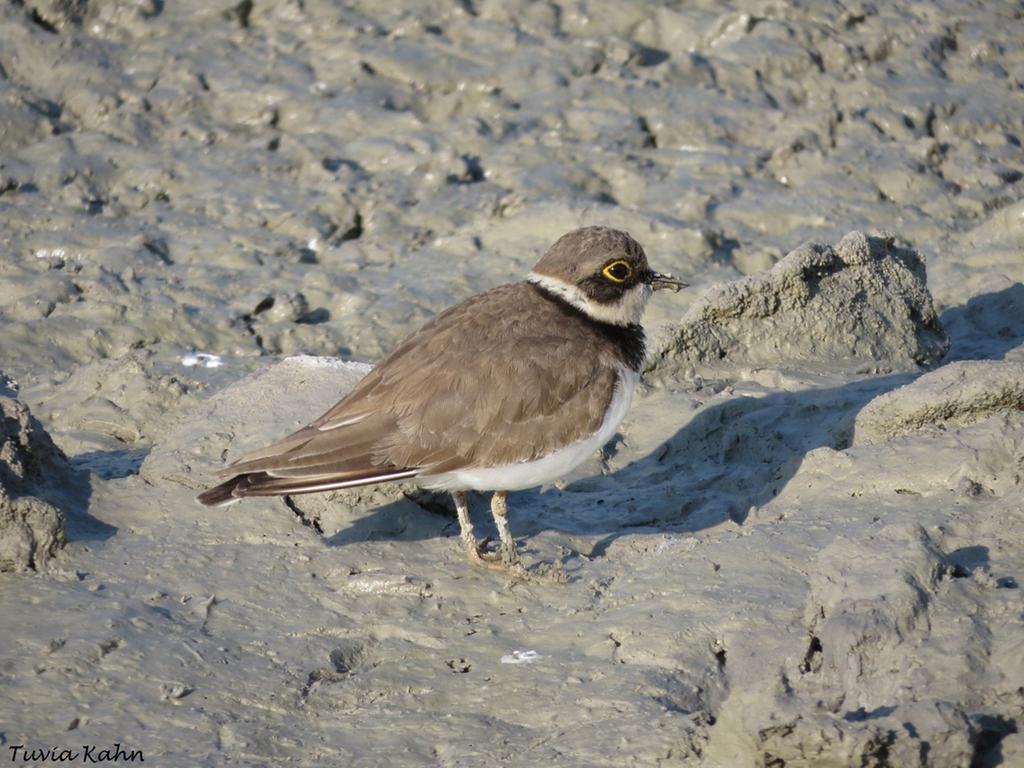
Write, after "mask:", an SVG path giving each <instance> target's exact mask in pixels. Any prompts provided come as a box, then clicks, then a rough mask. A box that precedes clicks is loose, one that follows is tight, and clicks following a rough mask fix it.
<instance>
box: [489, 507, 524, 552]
mask: <svg viewBox="0 0 1024 768" xmlns="http://www.w3.org/2000/svg"><path fill="white" fill-rule="evenodd" d="M507 497H508V491H495V492H494V495H493V496H491V514H492V515H494V524H495V525H496V526H497V527H498V535H499V536H500V537H501V549H500V552H501V562H502V563H504V564H505V565H506V566H512V565H518V563H519V552H518V550H516V540H515V539H513V538H512V530H511V529H510V528H509V527H508V501H507Z"/></svg>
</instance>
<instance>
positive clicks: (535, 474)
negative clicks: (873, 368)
mask: <svg viewBox="0 0 1024 768" xmlns="http://www.w3.org/2000/svg"><path fill="white" fill-rule="evenodd" d="M639 378H640V374H639V373H637V372H636V371H632V370H630V369H629V368H623V369H622V370H621V372H620V373H619V383H618V384H617V385H616V387H615V394H614V395H612V401H611V403H609V405H608V410H607V411H606V412H605V414H604V420H603V421H602V422H601V428H600V429H598V430H597V433H596V434H594V435H593V436H592V437H587V438H584V439H583V440H577V441H576V442H575V443H572V444H571V445H567V446H566V447H565V448H560V449H559V450H557V451H555V452H554V453H549V454H548V455H547V456H545V457H543V458H541V459H536V460H534V461H524V462H520V463H519V464H506V465H505V466H503V467H482V468H480V469H459V470H456V471H454V472H445V473H444V474H440V475H429V476H421V477H417V478H416V480H415V482H416V483H417V485H420V486H422V487H423V488H429V489H431V490H436V491H463V490H472V491H495V490H499V491H519V490H522V489H523V488H534V487H536V486H538V485H544V484H545V483H550V482H552V481H553V480H557V479H558V478H560V477H563V476H564V475H566V474H568V473H569V472H571V471H572V470H573V469H575V468H576V467H578V466H579V465H580V464H582V463H583V462H584V461H586V460H587V458H588V457H590V456H591V455H593V453H594V451H596V450H597V449H598V448H601V447H603V446H604V445H605V443H607V442H608V441H609V440H611V439H612V436H613V435H614V434H615V432H616V430H617V429H618V428H619V425H620V424H621V423H622V420H623V419H624V418H625V417H626V412H627V411H628V410H629V404H630V403H631V402H632V400H633V389H634V388H635V387H636V382H637V380H638V379H639Z"/></svg>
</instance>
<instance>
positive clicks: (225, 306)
mask: <svg viewBox="0 0 1024 768" xmlns="http://www.w3.org/2000/svg"><path fill="white" fill-rule="evenodd" d="M1022 28H1024V5H1022V3H1020V2H984V3H967V2H947V1H944V0H939V1H938V2H928V3H893V2H871V3H868V2H864V3H858V2H852V3H839V2H770V1H764V2H756V1H754V0H737V1H736V2H731V3H719V2H700V1H697V2H687V3H665V4H661V3H651V2H629V1H628V0H627V1H626V2H619V1H615V2H612V1H611V0H607V1H605V2H601V1H600V0H594V1H590V2H588V1H584V0H581V1H578V2H562V3H548V2H538V3H526V2H522V3H517V2H491V1H490V0H465V1H464V2H458V3H447V2H445V3H412V2H393V3H388V4H383V3H371V2H363V3H358V2H351V3H330V2H319V1H317V0H303V1H302V2H298V1H297V0H292V1H291V2H288V1H283V2H270V1H269V0H243V1H242V2H238V3H233V2H231V1H228V2H221V3H218V2H213V3H210V2H191V1H190V0H182V1H181V2H162V1H161V0H70V1H67V0H12V1H10V2H3V3H2V4H0V370H2V371H3V373H4V374H5V377H4V378H2V379H0V384H2V385H0V416H2V429H0V567H2V568H3V570H4V571H5V572H4V573H3V574H0V616H2V621H0V747H2V748H3V749H4V750H5V752H6V751H7V750H8V749H9V747H10V746H12V745H19V744H21V745H26V746H27V747H30V748H31V747H37V748H43V747H53V746H57V747H62V746H68V747H72V748H76V749H80V748H81V746H82V745H83V744H96V745H101V746H110V745H112V744H113V743H115V742H119V743H120V744H122V745H125V746H127V747H130V748H134V749H141V750H143V752H144V755H145V758H146V760H147V762H151V763H152V764H155V765H160V766H195V765H223V764H232V765H281V764H289V765H325V764H330V765H348V766H391V765H410V766H420V765H423V766H428V765H429V766H438V765H440V766H490V765H495V764H499V765H516V766H532V765H539V764H544V765H580V766H583V765H586V766H602V765H607V766H623V765H638V766H653V765H682V766H691V765H693V766H709V767H711V766H724V767H727V768H731V767H732V766H773V768H781V766H804V765H807V766H847V765H878V766H882V765H898V766H965V767H970V768H975V767H982V768H984V767H987V766H997V765H1005V766H1016V765H1024V687H1022V683H1024V600H1022V597H1021V595H1022V593H1021V589H1020V584H1021V581H1022V580H1024V532H1022V531H1024V411H1022V405H1024V392H1022V389H1021V383H1020V382H1021V380H1022V366H1024V285H1022V280H1024V246H1022V244H1024V149H1022V145H1021V142H1022V141H1024V35H1022V34H1021V30H1022ZM597 223H600V224H607V225H611V226H616V227H620V228H623V229H626V230H628V231H629V232H630V233H631V234H632V235H633V236H635V237H636V238H637V239H638V240H639V241H640V242H641V243H642V244H643V245H644V246H645V248H646V249H647V252H648V255H649V257H650V260H651V262H652V263H653V264H654V265H655V267H656V268H658V269H660V270H664V271H671V272H674V273H676V274H678V275H680V276H681V277H683V278H684V279H686V280H687V281H688V282H690V283H692V285H693V287H692V288H691V289H689V290H688V291H686V292H684V293H682V294H679V295H676V296H672V295H669V296H665V295H663V294H659V295H657V296H656V297H655V298H654V300H653V301H652V304H651V307H650V309H649V312H648V320H647V325H648V330H649V336H650V339H651V344H650V347H651V357H650V360H649V362H648V368H649V371H648V381H649V384H648V385H647V387H646V388H645V389H644V391H643V392H642V393H641V394H640V395H639V397H638V398H637V400H636V402H635V403H634V406H633V410H632V412H631V414H630V416H629V417H628V418H627V420H626V422H625V424H624V425H623V429H622V434H621V435H620V437H619V439H617V440H616V441H615V443H614V444H613V445H612V446H610V447H609V448H608V449H606V450H605V451H604V452H603V453H602V455H601V456H595V457H594V459H593V461H591V462H589V463H588V464H587V465H585V466H584V467H582V468H580V470H578V471H577V472H576V473H575V474H574V475H573V477H570V478H567V479H566V481H565V482H564V483H560V484H559V486H558V487H555V488H547V489H540V490H534V491H527V492H522V493H517V494H513V495H512V497H511V509H512V526H513V531H514V532H515V533H516V534H517V536H518V537H519V540H520V544H521V547H522V548H523V550H524V551H525V553H526V557H527V558H528V560H529V561H530V562H531V563H540V564H545V563H547V564H557V565H560V566H561V567H562V568H563V569H564V571H565V573H566V575H567V577H568V583H566V584H564V585H559V584H554V583H544V582H528V583H509V582H507V581H506V580H505V579H503V578H502V577H501V576H499V575H496V574H493V573H490V572H479V571H476V570H474V569H472V568H471V567H470V566H469V565H468V563H467V562H466V560H465V558H464V556H463V555H462V553H461V551H460V550H459V548H458V545H457V543H456V542H457V537H456V533H457V528H458V526H457V524H456V522H455V520H454V517H453V515H452V513H451V512H450V510H449V509H448V508H447V506H446V505H445V504H444V503H443V501H441V500H438V499H436V498H433V497H429V496H423V495H415V494H409V495H407V494H406V493H404V492H403V489H401V488H370V489H363V490H361V491H359V492H357V493H348V494H339V495H337V496H335V497H333V498H332V497H326V496H305V497H296V498H295V499H292V500H288V501H285V500H281V499H271V500H257V501H251V502H246V503H244V504H241V505H237V506H232V507H230V508H228V509H221V510H213V511H211V510H207V509H204V508H201V507H199V506H198V505H197V504H195V503H194V502H193V500H192V499H193V496H194V492H195V489H197V488H199V487H201V486H203V485H205V484H206V483H207V482H208V481H209V478H210V475H211V473H212V472H213V471H214V470H215V469H216V468H217V467H219V466H220V465H221V464H222V463H223V462H224V461H225V460H228V459H230V458H232V457H233V456H236V455H238V454H239V453H241V452H243V451H244V450H246V449H248V448H251V447H253V446H254V445H256V444H258V443H260V442H262V441H263V440H265V439H267V438H270V437H273V436H277V435H280V434H282V433H284V432H286V431H288V430H290V429H292V428H294V427H296V426H298V425H300V424H302V423H304V422H305V421H308V420H309V419H311V418H313V417H315V416H316V415H318V414H319V412H320V410H321V409H322V407H323V406H324V405H326V404H329V403H330V402H332V401H333V400H334V399H335V398H336V397H337V396H339V395H341V394H342V393H343V392H344V391H346V389H347V388H348V387H350V386H352V384H353V382H354V381H355V380H357V378H358V376H359V375H361V374H362V373H363V372H365V370H366V368H365V366H364V365H362V363H371V364H372V363H373V361H374V360H376V359H378V358H379V357H380V356H381V355H382V354H383V353H384V352H385V351H386V350H388V349H389V348H390V347H391V346H392V345H393V344H394V343H395V342H396V341H398V340H399V339H400V338H402V337H403V336H405V335H406V334H407V333H409V332H410V331H411V330H413V329H414V328H416V327H417V326H418V325H420V324H421V323H422V322H424V321H425V320H426V319H427V318H429V317H430V316H431V315H432V314H434V313H435V312H437V311H439V310H440V309H442V308H444V307H445V306H447V305H449V304H451V303H453V302H455V301H458V300H460V299H463V298H465V297H467V296H469V295H471V294H472V293H475V292H477V291H480V290H483V289H486V288H488V287H491V286H493V285H496V284H498V283H501V282H505V281H508V280H513V279H519V278H520V277H521V276H522V275H523V274H524V273H525V272H526V271H527V270H528V269H529V268H530V266H531V265H532V264H533V263H534V261H535V260H536V259H537V258H538V257H539V255H540V254H541V253H542V252H543V250H544V249H545V248H546V247H547V246H548V245H550V243H551V242H553V240H554V239H555V238H556V237H557V236H559V235H560V234H562V233H563V232H565V231H567V230H569V229H571V228H573V227H576V226H579V225H581V224H597ZM848 233H849V234H848ZM805 243H811V244H810V245H804V244H805ZM787 254H789V255H788V256H787ZM293 355H305V357H299V358H297V359H292V360H290V361H286V362H280V361H281V360H282V359H283V358H285V357H288V356H293ZM339 358H340V361H339ZM343 361H344V362H343ZM348 361H356V362H352V363H350V362H348ZM282 394H284V395H290V396H292V397H291V398H290V399H287V400H283V401H282V400H281V399H280V398H281V395H282ZM475 503H476V505H477V508H478V510H479V511H480V512H481V513H483V512H484V503H483V500H482V499H476V500H475ZM479 518H480V519H479V522H480V526H481V528H482V529H484V530H489V528H488V523H487V521H486V514H481V515H480V516H479ZM492 533H493V532H492ZM65 538H66V540H67V544H66V546H63V548H62V546H61V545H62V544H63V542H64V540H65Z"/></svg>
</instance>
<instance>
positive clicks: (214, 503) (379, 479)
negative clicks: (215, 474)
mask: <svg viewBox="0 0 1024 768" xmlns="http://www.w3.org/2000/svg"><path fill="white" fill-rule="evenodd" d="M416 474H418V473H417V471H416V470H414V469H402V470H395V471H393V472H390V473H383V474H376V475H369V476H366V475H364V476H362V477H351V476H350V477H347V478H340V477H338V476H337V475H335V476H333V477H330V476H320V477H305V478H303V477H290V478H284V477H274V476H273V475H270V474H268V473H266V472H249V473H245V474H241V475H236V476H235V477H232V478H231V479H230V480H226V481H224V482H223V483H221V484H220V485H217V486H214V487H213V488H210V489H209V490H207V491H203V492H202V493H200V494H199V495H198V496H196V499H197V500H198V501H199V502H200V503H201V504H205V505H206V506H208V507H222V506H226V505H228V504H233V503H234V502H236V501H241V500H242V499H243V498H244V497H246V496H285V495H292V494H299V493H316V492H318V491H331V490H336V489H338V488H354V487H356V486H360V485H372V484H373V483H386V482H391V481H394V480H404V479H407V478H410V477H413V476H415V475H416Z"/></svg>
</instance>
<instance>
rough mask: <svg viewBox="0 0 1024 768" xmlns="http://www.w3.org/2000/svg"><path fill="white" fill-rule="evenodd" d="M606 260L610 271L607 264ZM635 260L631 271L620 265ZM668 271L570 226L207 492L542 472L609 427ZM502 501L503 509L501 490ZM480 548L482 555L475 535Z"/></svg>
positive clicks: (611, 237)
mask: <svg viewBox="0 0 1024 768" xmlns="http://www.w3.org/2000/svg"><path fill="white" fill-rule="evenodd" d="M618 262H625V264H626V265H627V266H626V267H623V266H622V265H621V264H620V263H618ZM609 269H611V271H612V273H613V275H612V276H607V275H605V276H603V275H602V270H605V271H607V270H609ZM626 272H628V273H629V275H628V277H627V278H626V279H623V280H618V279H617V277H615V276H617V275H619V274H620V273H626ZM659 283H661V284H678V281H673V279H672V278H669V277H668V276H663V275H657V274H656V273H654V272H651V270H650V269H649V268H648V267H647V260H646V256H645V255H644V253H643V249H642V248H640V246H639V244H637V243H636V241H635V240H633V239H632V238H630V237H629V236H628V235H626V234H625V233H622V232H618V231H616V230H610V229H605V228H598V227H593V228H587V229H583V230H576V231H575V232H572V233H569V234H568V235H566V236H564V237H563V238H561V239H560V240H559V241H558V243H556V244H555V246H553V247H552V249H551V250H550V251H548V253H547V254H546V255H545V257H544V258H543V259H541V261H540V262H538V264H537V266H536V267H535V269H534V272H533V273H531V276H530V280H528V281H523V282H519V283H513V284H510V285H503V286H500V287H498V288H494V289H492V290H490V291H487V292H486V293H482V294H479V295H476V296H473V297H471V298H469V299H467V300H466V301H464V302H462V303H461V304H459V305H457V306H455V307H452V308H450V309H448V310H446V311H444V312H442V313H441V314H439V315H438V316H437V317H435V318H434V319H433V320H431V321H430V322H429V323H427V325H425V326H424V327H423V328H421V329H420V330H419V331H417V332H416V333H414V334H413V335H412V336H410V337H409V338H407V339H406V340H405V341H404V342H402V343H401V344H400V345H399V346H398V347H397V348H396V349H395V350H394V351H393V352H391V354H389V355H388V356H387V357H385V358H384V359H383V360H382V361H381V362H380V363H379V364H378V365H377V366H376V367H375V368H374V369H373V370H372V371H371V372H370V373H368V374H367V375H366V377H365V378H364V379H363V380H362V381H361V382H360V383H359V384H358V385H357V386H356V387H355V388H354V389H353V390H352V391H351V392H350V393H349V394H348V395H347V396H345V397H344V398H343V399H342V400H341V401H340V402H339V403H337V404H336V405H335V406H334V407H332V408H331V409H330V410H328V411H327V412H326V413H325V414H323V415H322V416H320V417H319V418H318V419H316V420H315V421H314V422H312V423H311V424H310V425H309V426H307V427H304V428H303V429H301V430H299V431H298V432H295V433H294V434H292V435H290V436H289V437H286V438H284V439H283V440H281V441H279V442H277V443H275V444H273V445H270V446H267V447H266V448H263V449H261V450H259V451H256V452H254V453H251V454H249V455H247V456H244V457H242V458H241V459H239V460H238V461H236V462H235V463H234V464H232V465H230V466H229V467H227V468H225V469H223V470H221V471H220V472H219V474H220V476H222V477H226V478H228V479H227V480H226V481H225V482H223V483H221V484H220V485H218V486H216V487H215V488H212V489H210V490H208V491H206V492H204V493H202V494H200V495H199V497H198V498H199V500H200V501H201V502H202V503H204V504H208V505H216V504H224V503H229V502H231V501H234V500H237V499H238V498H241V497H244V496H265V495H280V494H294V493H307V492H312V491H317V490H329V489H331V488H340V487H350V486H355V485H363V484H368V483H375V482H382V481H392V480H402V479H414V480H416V481H419V482H421V483H423V484H425V485H428V486H430V485H435V486H436V487H444V488H448V489H450V490H453V491H454V492H456V501H457V506H458V502H460V501H462V504H463V506H464V498H465V497H464V494H462V499H461V500H460V492H462V491H464V490H466V489H467V488H477V487H478V486H477V485H476V484H475V483H477V482H490V481H494V478H493V476H492V475H490V474H488V473H486V472H485V473H484V476H483V477H486V479H483V477H482V478H481V479H480V480H476V479H474V478H475V477H476V475H474V474H473V473H474V472H475V471H478V470H489V469H495V468H506V467H507V468H511V470H512V472H511V474H508V475H507V479H508V484H507V485H506V487H505V488H497V489H495V488H488V490H498V491H504V490H508V489H515V488H516V487H526V486H520V485H516V483H517V482H518V483H520V484H521V483H523V482H526V483H528V484H531V485H532V484H537V483H535V482H533V481H532V480H533V477H532V475H533V474H534V473H531V472H526V473H525V474H524V472H523V468H524V467H532V466H534V465H535V464H537V463H538V462H539V463H540V465H544V462H543V460H544V459H545V457H550V456H552V455H553V454H558V452H559V451H561V450H562V449H566V448H567V447H572V446H580V445H583V446H584V447H585V444H584V442H583V441H586V440H588V439H591V438H593V437H594V436H595V435H596V434H598V433H599V432H600V431H601V430H602V428H603V427H606V425H605V421H606V415H607V414H608V413H609V409H610V407H611V406H612V401H613V399H614V398H615V397H616V396H617V395H616V393H617V392H619V391H620V390H621V389H623V388H624V387H625V379H623V376H624V372H633V374H634V378H630V379H629V381H630V386H631V382H632V381H634V380H635V373H636V372H638V371H639V369H640V365H641V363H642V360H643V343H644V342H643V331H642V329H641V328H640V326H639V324H638V323H637V322H636V320H639V316H638V315H639V311H638V310H636V309H635V308H634V307H633V304H635V303H637V302H639V308H640V310H641V311H642V306H643V303H644V302H645V301H646V296H647V295H648V294H649V292H650V289H651V287H652V286H653V285H657V284H659ZM616 312H618V313H620V314H623V313H625V314H623V316H622V317H621V318H619V317H618V315H617V314H616ZM629 314H636V315H637V317H636V318H633V317H631V316H627V315H629ZM595 315H598V316H600V317H601V318H602V320H595V319H594V316H595ZM609 318H611V319H612V320H613V322H608V319H609ZM616 319H618V320H620V322H614V320H616ZM626 404H627V405H628V399H627V401H626ZM616 412H617V411H616ZM622 412H623V413H624V409H622ZM617 418H619V419H621V416H617ZM616 425H617V424H616ZM558 455H561V454H558ZM584 457H585V456H584ZM573 460H575V458H573ZM563 463H564V462H563ZM576 463H578V461H576ZM453 473H454V474H453ZM513 476H514V477H513ZM523 477H526V478H527V479H523ZM467 478H469V479H468V480H467ZM516 478H518V479H516ZM504 480H505V478H504V477H502V478H499V479H498V480H497V482H502V481H504ZM501 502H502V504H501V506H502V508H503V503H504V495H503V494H502V496H501ZM462 512H463V510H462V509H461V507H460V522H462V523H463V535H464V537H465V536H466V525H468V513H466V515H465V516H464V515H463V514H462ZM496 514H497V511H496ZM463 518H465V519H463ZM505 527H506V529H507V524H506V526H505ZM499 530H501V525H500V524H499ZM471 531H472V529H471V527H470V533H471ZM503 536H504V534H503ZM468 544H469V542H468V541H467V545H468ZM472 548H473V552H475V553H476V555H477V556H476V557H473V552H471V557H473V559H474V560H476V561H479V560H480V552H479V548H478V545H477V543H476V540H475V538H473V542H472ZM510 548H511V549H510ZM512 552H514V543H512V542H511V541H509V542H504V541H503V554H504V555H505V556H506V560H509V559H510V558H511V553H512Z"/></svg>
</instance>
